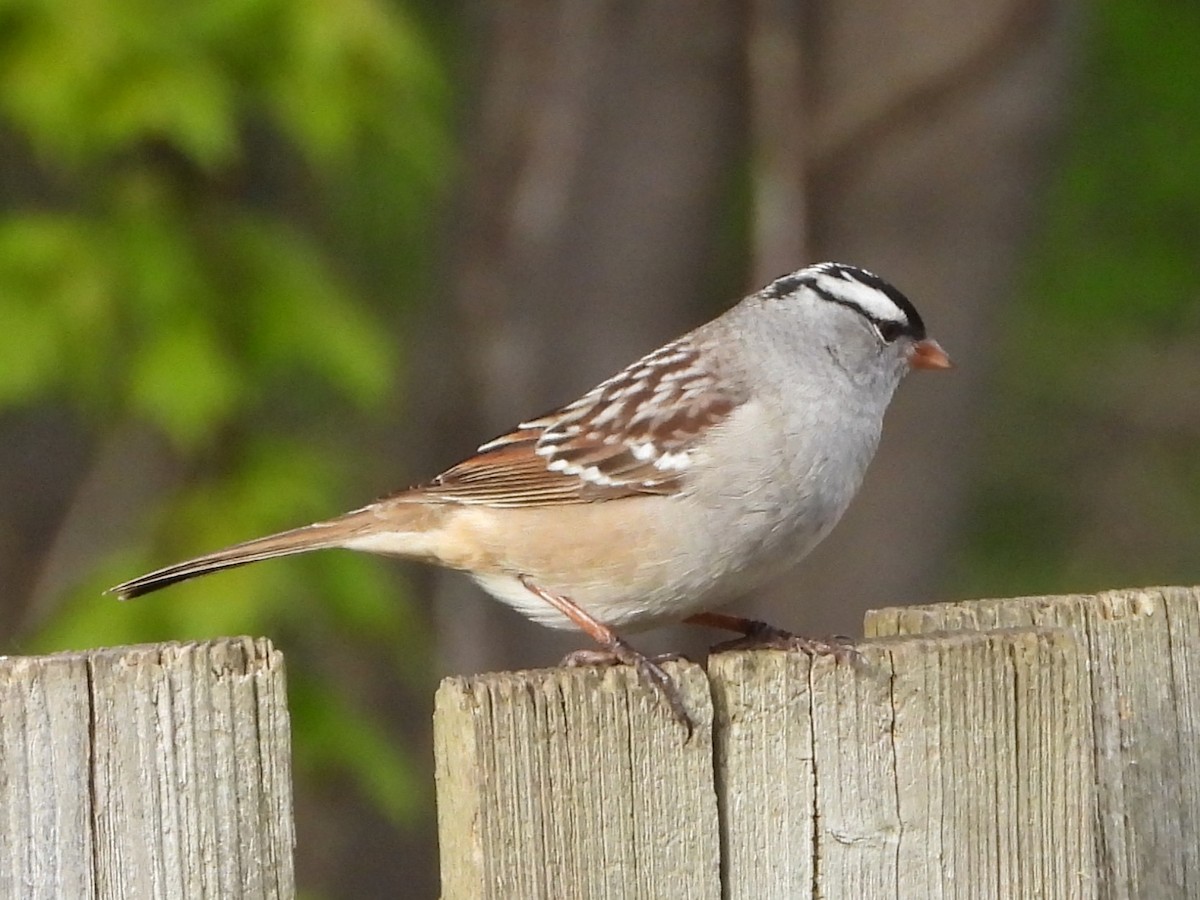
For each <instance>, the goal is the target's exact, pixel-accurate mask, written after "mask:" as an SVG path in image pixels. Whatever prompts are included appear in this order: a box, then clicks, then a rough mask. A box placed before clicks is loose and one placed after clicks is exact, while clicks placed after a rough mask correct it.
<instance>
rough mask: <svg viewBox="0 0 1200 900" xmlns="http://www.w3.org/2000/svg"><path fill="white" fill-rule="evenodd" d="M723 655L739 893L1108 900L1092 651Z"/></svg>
mask: <svg viewBox="0 0 1200 900" xmlns="http://www.w3.org/2000/svg"><path fill="white" fill-rule="evenodd" d="M861 652H862V657H863V659H862V661H861V662H860V663H856V664H851V663H846V662H838V661H835V660H834V659H832V658H830V657H818V658H816V659H810V658H809V657H808V656H805V655H803V654H783V653H773V652H769V651H768V652H762V651H756V652H742V653H733V654H723V655H721V656H716V657H714V658H713V659H712V660H711V661H710V665H709V671H710V676H711V678H712V681H713V689H714V696H715V706H716V710H717V714H716V725H715V735H716V737H715V740H716V746H717V757H716V760H717V773H718V774H717V782H718V785H719V788H720V792H719V793H720V797H721V811H722V832H723V840H724V844H723V846H724V872H725V882H726V894H725V896H726V897H729V898H780V900H783V898H803V897H823V898H830V900H835V898H846V900H862V898H874V897H921V898H926V897H928V898H939V897H962V898H971V900H975V898H988V897H994V898H1012V897H1054V898H1074V897H1092V896H1094V884H1093V882H1092V879H1091V874H1092V871H1093V870H1092V829H1091V823H1092V811H1091V805H1090V804H1091V789H1090V784H1091V779H1092V774H1091V773H1092V770H1091V765H1090V757H1089V754H1088V752H1087V748H1090V746H1091V722H1090V720H1089V717H1088V707H1087V696H1086V687H1087V681H1086V672H1085V665H1086V657H1085V654H1084V652H1083V650H1082V648H1081V647H1080V646H1079V645H1078V643H1077V642H1076V641H1075V640H1074V638H1073V637H1072V636H1071V635H1070V634H1069V633H1068V632H1065V631H1061V630H1049V629H1044V630H1036V631H1033V630H1022V631H1016V630H1007V631H997V632H992V633H985V634H980V635H962V636H956V637H942V638H937V639H924V640H919V639H918V640H897V641H886V642H877V643H874V644H864V645H862V647H861Z"/></svg>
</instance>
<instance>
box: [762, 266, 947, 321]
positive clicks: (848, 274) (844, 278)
mask: <svg viewBox="0 0 1200 900" xmlns="http://www.w3.org/2000/svg"><path fill="white" fill-rule="evenodd" d="M801 287H807V288H809V289H810V290H812V291H813V293H815V294H817V296H819V297H821V299H823V300H826V301H827V302H829V303H837V304H839V305H840V306H846V307H849V308H850V309H853V310H855V311H856V312H858V313H859V314H860V315H862V316H863V317H864V318H866V319H867V320H868V321H870V322H871V323H872V324H874V325H875V326H876V327H877V328H880V330H881V332H883V330H884V329H883V326H885V325H890V326H893V327H894V326H899V328H900V332H901V333H903V334H907V335H909V336H911V337H912V338H914V339H915V340H923V339H924V338H925V323H924V322H923V321H922V320H921V315H920V313H918V312H917V310H916V307H914V306H913V305H912V303H911V301H909V299H908V298H907V297H905V296H904V294H902V293H901V292H900V291H899V290H897V289H896V288H895V287H893V286H892V285H891V284H888V282H886V281H884V280H883V279H882V278H880V277H879V276H878V275H876V274H874V273H873V272H868V271H867V270H866V269H860V268H858V267H857V266H848V265H845V264H844V263H833V262H826V263H818V264H817V265H815V266H809V267H808V268H806V269H801V270H800V271H798V272H794V273H792V274H791V275H784V276H783V277H782V278H777V279H776V280H775V281H773V282H772V283H771V284H770V285H768V286H767V288H766V290H765V292H764V293H765V294H766V295H767V296H768V297H772V298H775V299H780V298H782V297H786V296H787V295H789V294H792V293H795V292H796V291H797V290H798V289H799V288H801Z"/></svg>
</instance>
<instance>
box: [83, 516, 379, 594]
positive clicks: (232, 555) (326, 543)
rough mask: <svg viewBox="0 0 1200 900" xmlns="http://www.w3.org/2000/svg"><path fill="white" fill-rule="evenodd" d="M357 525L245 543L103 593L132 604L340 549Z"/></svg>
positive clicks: (341, 523) (343, 521) (346, 522)
mask: <svg viewBox="0 0 1200 900" xmlns="http://www.w3.org/2000/svg"><path fill="white" fill-rule="evenodd" d="M359 512H361V511H359ZM358 524H359V523H358V521H357V513H349V514H347V515H345V516H341V517H339V518H337V519H330V520H329V521H327V522H317V523H316V524H315V525H305V526H304V527H303V528H293V529H291V530H290V531H281V532H279V533H278V534H271V535H267V536H266V537H261V538H255V539H254V540H251V541H243V542H242V543H240V544H234V545H233V546H232V547H226V548H224V549H223V550H217V551H215V552H213V553H208V554H205V555H204V556H197V557H196V558H195V559H188V560H184V561H183V562H178V563H175V564H174V565H170V566H164V567H163V568H161V569H155V570H154V571H153V572H147V573H146V574H145V575H139V576H138V577H137V578H131V579H130V580H129V581H125V582H122V583H121V584H118V585H116V586H114V587H110V588H109V589H108V590H107V591H105V592H104V593H106V594H116V595H117V596H118V597H119V598H120V599H122V600H131V599H132V598H134V597H140V596H141V595H142V594H148V593H150V592H151V591H157V590H158V589H159V588H165V587H167V586H169V585H172V584H176V583H177V582H180V581H186V580H187V579H189V578H195V577H196V576H198V575H207V574H208V573H209V572H219V571H221V570H222V569H232V568H234V567H236V566H244V565H246V564H247V563H252V562H259V561H261V560H264V559H274V558H275V557H277V556H291V555H292V554H295V553H307V552H309V551H310V550H324V549H328V548H330V547H340V546H342V545H343V544H344V543H345V542H346V540H347V539H349V538H350V537H352V536H353V535H354V534H355V533H356V532H357V530H358Z"/></svg>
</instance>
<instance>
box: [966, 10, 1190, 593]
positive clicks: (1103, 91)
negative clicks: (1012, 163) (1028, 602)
mask: <svg viewBox="0 0 1200 900" xmlns="http://www.w3.org/2000/svg"><path fill="white" fill-rule="evenodd" d="M1091 12H1092V16H1093V22H1092V30H1091V33H1090V35H1089V40H1088V45H1087V48H1086V54H1085V60H1084V62H1083V66H1082V72H1081V77H1080V78H1079V82H1078V97H1077V100H1076V103H1075V105H1074V110H1073V113H1074V121H1073V123H1072V126H1071V129H1070V134H1069V135H1068V136H1067V139H1066V141H1065V146H1064V147H1063V152H1062V161H1061V163H1060V165H1059V168H1058V169H1057V174H1056V179H1055V182H1054V184H1053V185H1052V189H1051V192H1050V197H1049V203H1048V205H1047V208H1046V211H1045V225H1044V228H1043V230H1042V232H1041V233H1040V234H1039V235H1038V237H1037V239H1036V240H1035V241H1034V242H1033V245H1034V246H1035V247H1036V248H1037V249H1036V252H1035V254H1034V256H1033V259H1032V265H1031V266H1030V269H1029V273H1028V277H1027V279H1026V285H1025V290H1024V293H1023V296H1022V298H1021V300H1020V302H1019V304H1018V305H1017V306H1016V309H1015V316H1014V317H1013V320H1012V321H1011V322H1009V323H1008V324H1009V331H1010V333H1011V334H1012V335H1014V337H1015V340H1014V341H1013V343H1012V346H1010V347H1007V348H1006V349H1005V351H1004V353H1003V358H1004V360H1005V363H1006V366H1005V371H1004V373H1003V377H1002V381H1001V384H1000V388H999V391H998V392H997V396H998V398H999V402H998V404H997V406H996V407H995V408H993V409H991V410H989V416H988V424H989V428H990V432H989V434H988V435H987V438H986V441H985V446H986V451H985V454H984V459H983V461H982V470H983V471H984V472H985V473H987V474H986V478H985V481H984V483H983V484H982V485H981V487H980V491H979V496H978V498H977V508H976V510H975V514H974V515H973V518H972V524H973V532H972V534H971V535H970V541H969V545H968V548H967V552H966V555H965V558H964V560H963V563H962V571H961V576H960V581H961V585H960V587H961V589H962V590H963V591H964V592H967V593H974V594H984V595H993V596H998V595H1006V594H1011V593H1014V592H1029V591H1031V590H1033V591H1047V592H1053V591H1056V590H1081V589H1088V588H1095V589H1099V588H1102V587H1111V586H1113V585H1115V584H1122V583H1125V584H1136V583H1149V582H1154V583H1172V582H1176V581H1178V582H1179V583H1187V582H1189V581H1190V580H1194V578H1195V573H1196V569H1195V560H1196V558H1197V550H1198V546H1197V543H1196V535H1197V534H1200V478H1197V477H1196V476H1197V468H1196V463H1195V460H1196V458H1197V457H1196V453H1195V447H1194V438H1193V437H1190V436H1189V435H1188V433H1187V430H1186V425H1185V423H1186V421H1187V416H1186V413H1185V414H1184V415H1178V414H1177V413H1180V412H1184V411H1186V410H1189V409H1195V388H1194V385H1195V384H1196V383H1197V382H1196V374H1197V370H1196V369H1195V367H1194V366H1192V367H1191V368H1189V367H1188V366H1189V365H1190V363H1188V362H1187V361H1189V360H1192V359H1194V358H1195V350H1194V348H1195V346H1196V342H1197V341H1200V303H1198V302H1197V300H1198V296H1197V292H1198V287H1197V286H1198V285H1200V254H1198V253H1197V236H1198V235H1200V179H1198V178H1197V177H1196V171H1197V166H1198V165H1200V117H1197V116H1196V114H1195V113H1196V110H1197V109H1200V54H1198V53H1197V52H1196V48H1197V47H1200V7H1196V6H1194V5H1188V4H1178V3H1172V2H1168V0H1102V2H1099V3H1097V4H1095V5H1094V6H1093V7H1092V8H1091ZM1172 360H1175V361H1176V363H1175V364H1173V363H1172ZM1179 361H1183V362H1184V364H1183V365H1180V364H1178V363H1179ZM1189 385H1191V386H1189ZM1154 397H1162V398H1163V402H1161V403H1160V404H1159V405H1160V406H1162V407H1163V410H1162V411H1155V410H1153V409H1151V408H1150V406H1151V404H1150V401H1151V400H1152V398H1154Z"/></svg>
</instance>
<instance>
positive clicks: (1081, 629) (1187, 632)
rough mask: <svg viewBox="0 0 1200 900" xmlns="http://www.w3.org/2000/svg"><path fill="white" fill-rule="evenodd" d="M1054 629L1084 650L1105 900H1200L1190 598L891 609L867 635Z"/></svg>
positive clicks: (1144, 593)
mask: <svg viewBox="0 0 1200 900" xmlns="http://www.w3.org/2000/svg"><path fill="white" fill-rule="evenodd" d="M1022 625H1053V626H1058V627H1062V628H1068V629H1071V630H1072V631H1074V632H1076V633H1077V634H1079V635H1080V637H1081V640H1082V642H1083V645H1084V646H1085V647H1087V648H1088V655H1089V667H1090V672H1091V680H1090V692H1091V714H1092V717H1093V728H1094V733H1095V744H1094V751H1093V752H1094V760H1095V762H1094V765H1095V770H1096V808H1097V814H1098V822H1097V831H1098V838H1099V847H1098V860H1097V864H1098V866H1099V867H1100V876H1099V881H1100V885H1101V896H1102V897H1104V898H1106V900H1109V898H1111V900H1125V898H1130V900H1136V898H1145V897H1154V898H1193V897H1198V896H1200V589H1198V588H1145V589H1138V590H1121V591H1108V592H1105V593H1101V594H1094V595H1091V594H1085V595H1068V596H1060V597H1018V598H1011V599H1003V600H977V601H971V602H966V603H946V604H937V605H931V606H914V607H896V608H889V609H883V610H878V611H874V612H871V613H869V614H868V615H867V622H866V628H867V634H868V635H888V634H919V633H922V632H927V631H948V630H960V629H964V630H977V629H987V628H995V627H997V626H1022Z"/></svg>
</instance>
